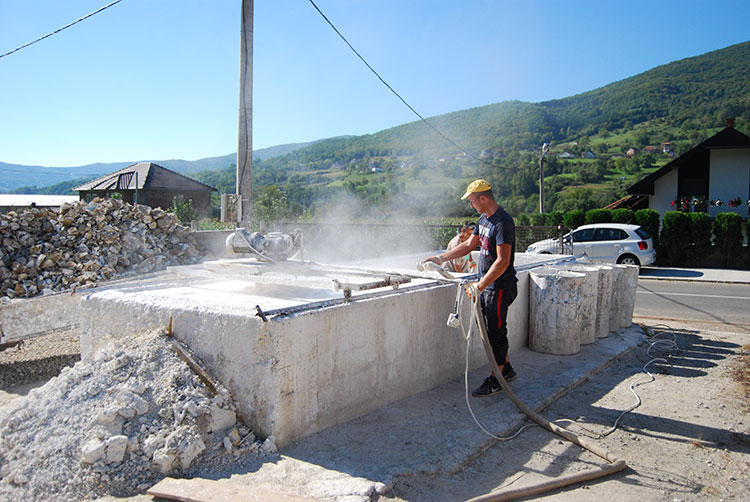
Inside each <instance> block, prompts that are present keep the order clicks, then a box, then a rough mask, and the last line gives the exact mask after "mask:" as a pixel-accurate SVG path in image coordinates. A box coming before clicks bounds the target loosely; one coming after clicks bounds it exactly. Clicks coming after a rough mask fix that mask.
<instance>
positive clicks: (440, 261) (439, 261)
mask: <svg viewBox="0 0 750 502" xmlns="http://www.w3.org/2000/svg"><path fill="white" fill-rule="evenodd" d="M425 261H431V262H432V263H434V264H436V265H442V264H443V262H444V261H445V260H443V259H442V258H440V257H439V256H438V255H435V256H430V257H429V258H427V259H425Z"/></svg>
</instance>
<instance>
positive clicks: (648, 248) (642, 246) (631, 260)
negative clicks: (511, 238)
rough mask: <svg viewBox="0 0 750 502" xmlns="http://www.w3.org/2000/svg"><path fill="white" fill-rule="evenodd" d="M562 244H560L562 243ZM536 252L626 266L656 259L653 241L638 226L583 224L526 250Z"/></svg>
mask: <svg viewBox="0 0 750 502" xmlns="http://www.w3.org/2000/svg"><path fill="white" fill-rule="evenodd" d="M561 244H562V245H561ZM526 252H527V253H536V254H581V253H585V254H586V256H587V257H588V258H589V259H591V260H599V261H606V262H610V263H625V264H628V265H638V266H641V265H650V264H652V263H654V261H655V260H656V250H655V249H654V241H653V239H651V237H650V236H649V235H648V234H647V233H646V231H645V230H643V229H642V228H641V227H640V226H638V225H627V224H624V223H594V224H591V225H583V226H581V227H578V228H576V229H575V230H573V231H572V232H570V233H568V234H566V235H565V236H563V239H562V243H561V242H560V239H545V240H543V241H539V242H535V243H534V244H532V245H531V246H529V247H528V248H527V249H526Z"/></svg>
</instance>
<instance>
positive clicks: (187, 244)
mask: <svg viewBox="0 0 750 502" xmlns="http://www.w3.org/2000/svg"><path fill="white" fill-rule="evenodd" d="M201 257H202V252H201V251H200V250H199V249H198V247H197V246H196V244H195V243H194V242H193V239H192V236H191V234H190V230H189V229H188V228H186V227H183V226H181V225H179V224H178V223H177V218H176V216H175V215H174V214H172V213H168V212H166V211H164V210H163V209H160V208H151V207H148V206H144V205H140V204H136V205H132V204H128V203H124V202H122V201H121V200H117V199H99V198H97V199H94V200H93V201H91V202H88V203H87V202H84V201H81V202H77V203H75V204H65V205H63V206H62V207H61V208H60V209H59V210H54V209H43V208H31V209H26V210H24V211H20V212H16V211H9V212H8V213H6V214H2V215H0V297H4V296H5V297H8V298H15V297H30V296H35V295H37V294H42V293H49V292H52V291H57V290H64V289H71V288H76V287H85V286H92V285H94V284H95V283H96V282H98V281H102V280H108V279H112V278H114V277H116V276H118V275H124V274H126V273H147V272H153V271H155V270H161V269H164V268H165V267H166V266H168V265H186V264H189V263H195V262H197V261H199V260H200V259H201Z"/></svg>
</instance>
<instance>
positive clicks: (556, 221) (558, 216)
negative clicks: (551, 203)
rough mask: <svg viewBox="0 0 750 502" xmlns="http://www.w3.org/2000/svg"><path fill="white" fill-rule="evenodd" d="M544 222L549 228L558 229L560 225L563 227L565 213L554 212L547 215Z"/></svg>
mask: <svg viewBox="0 0 750 502" xmlns="http://www.w3.org/2000/svg"><path fill="white" fill-rule="evenodd" d="M544 222H545V224H546V225H547V226H548V227H556V226H558V225H562V222H563V212H562V211H552V212H551V213H547V214H546V215H544Z"/></svg>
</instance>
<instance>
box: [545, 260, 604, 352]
mask: <svg viewBox="0 0 750 502" xmlns="http://www.w3.org/2000/svg"><path fill="white" fill-rule="evenodd" d="M554 268H555V269H558V270H569V271H572V272H580V273H582V274H585V276H586V277H585V278H584V283H583V285H582V288H581V302H580V316H581V319H580V320H581V333H580V335H581V340H580V341H581V344H582V345H588V344H590V343H594V342H595V341H596V335H597V322H598V318H597V314H598V303H599V267H596V266H588V265H576V264H564V265H559V266H556V267H554ZM608 320H609V318H608Z"/></svg>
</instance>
